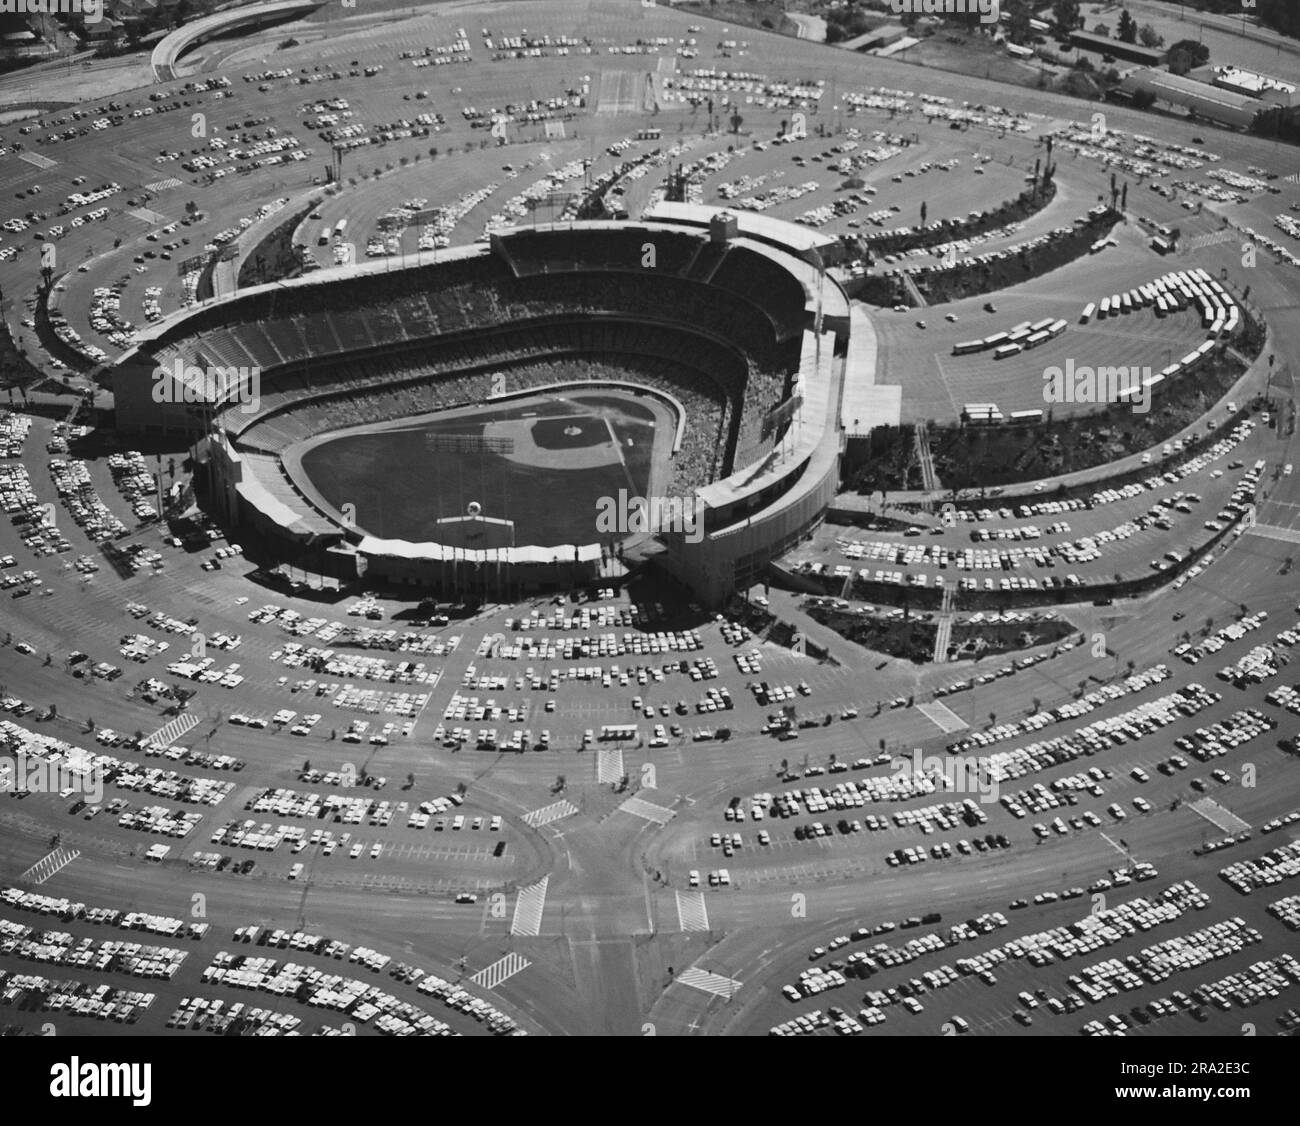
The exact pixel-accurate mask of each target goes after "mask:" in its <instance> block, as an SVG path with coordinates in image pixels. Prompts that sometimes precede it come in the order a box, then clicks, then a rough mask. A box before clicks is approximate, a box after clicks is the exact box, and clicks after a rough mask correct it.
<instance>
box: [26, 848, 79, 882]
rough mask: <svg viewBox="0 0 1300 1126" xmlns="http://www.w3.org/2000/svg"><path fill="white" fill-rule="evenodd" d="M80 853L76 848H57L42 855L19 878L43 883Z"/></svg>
mask: <svg viewBox="0 0 1300 1126" xmlns="http://www.w3.org/2000/svg"><path fill="white" fill-rule="evenodd" d="M80 855H81V853H80V852H78V851H77V850H76V849H75V848H56V849H55V850H54V851H53V852H51V853H49V854H48V855H46V856H42V857H41V858H40V860H38V861H37V862H36V863H35V864H33V865H32V866H31V867H30V868H28V869H27V871H26V872H24V873H23V874H22V875H21V876H19V877H18V879H19V881H20V882H23V883H33V884H43V883H45V881H46V880H48V879H49V878H50V877H51V876H52V875H54V873H55V872H58V871H60V870H61V869H63V868H66V867H67V866H68V865H69V864H71V863H72V862H73V861H74V860H76V859H77V857H78V856H80Z"/></svg>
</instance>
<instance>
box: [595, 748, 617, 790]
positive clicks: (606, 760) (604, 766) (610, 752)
mask: <svg viewBox="0 0 1300 1126" xmlns="http://www.w3.org/2000/svg"><path fill="white" fill-rule="evenodd" d="M622 777H623V748H622V747H601V748H600V750H599V751H597V752H596V781H597V782H599V783H600V784H601V785H608V786H612V785H614V784H615V783H616V782H618V781H619V780H620V779H621V778H622Z"/></svg>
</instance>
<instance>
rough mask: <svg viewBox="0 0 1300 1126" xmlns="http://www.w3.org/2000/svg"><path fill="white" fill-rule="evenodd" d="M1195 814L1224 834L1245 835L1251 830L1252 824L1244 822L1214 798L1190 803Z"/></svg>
mask: <svg viewBox="0 0 1300 1126" xmlns="http://www.w3.org/2000/svg"><path fill="white" fill-rule="evenodd" d="M1189 805H1190V808H1191V810H1192V812H1193V813H1196V814H1198V815H1199V816H1201V817H1204V818H1205V820H1206V821H1208V822H1209V823H1210V824H1211V825H1213V826H1214V827H1215V828H1216V829H1219V830H1220V831H1222V832H1224V833H1244V832H1245V831H1246V830H1247V829H1249V828H1250V822H1249V821H1244V820H1242V819H1241V818H1240V817H1238V816H1237V815H1236V814H1235V813H1233V812H1232V810H1230V809H1225V808H1224V807H1223V806H1221V805H1220V804H1219V803H1218V802H1217V801H1215V800H1214V799H1213V798H1201V799H1200V800H1199V801H1194V802H1190V803H1189Z"/></svg>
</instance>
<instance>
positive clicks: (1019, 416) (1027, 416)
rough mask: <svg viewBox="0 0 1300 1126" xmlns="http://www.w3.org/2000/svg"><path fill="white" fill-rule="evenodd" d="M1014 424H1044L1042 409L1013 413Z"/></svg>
mask: <svg viewBox="0 0 1300 1126" xmlns="http://www.w3.org/2000/svg"><path fill="white" fill-rule="evenodd" d="M1010 418H1011V421H1012V422H1042V421H1043V411H1042V408H1041V407H1040V408H1037V409H1035V410H1027V411H1012V412H1011V415H1010Z"/></svg>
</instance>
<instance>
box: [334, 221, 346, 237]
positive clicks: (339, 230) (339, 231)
mask: <svg viewBox="0 0 1300 1126" xmlns="http://www.w3.org/2000/svg"><path fill="white" fill-rule="evenodd" d="M347 229H348V221H347V220H346V219H340V220H339V222H338V226H337V227H335V228H334V241H335V242H338V241H339V240H340V239H341V238H342V237H343V235H344V234H345V233H346V232H347Z"/></svg>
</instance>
